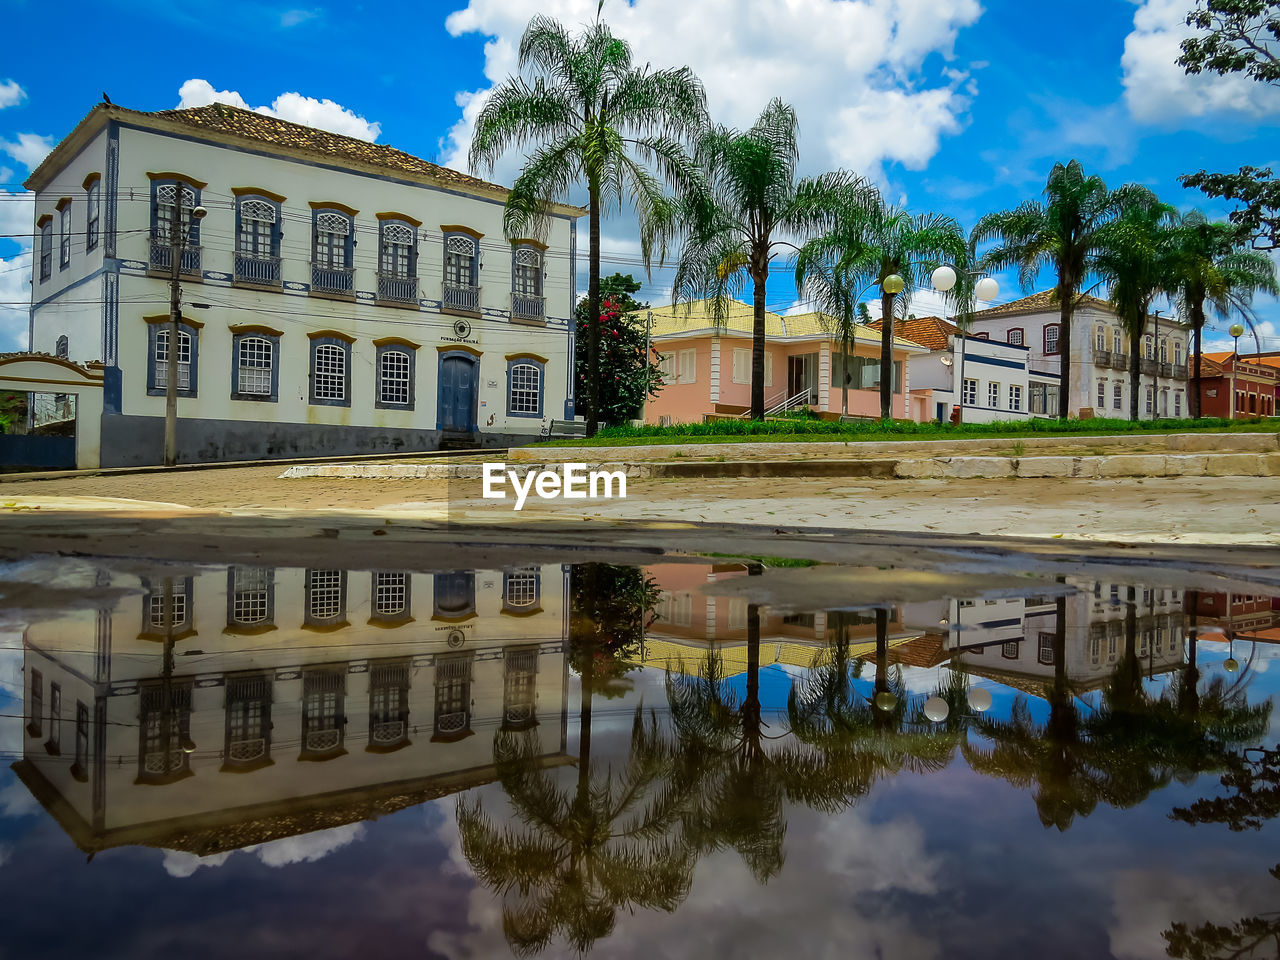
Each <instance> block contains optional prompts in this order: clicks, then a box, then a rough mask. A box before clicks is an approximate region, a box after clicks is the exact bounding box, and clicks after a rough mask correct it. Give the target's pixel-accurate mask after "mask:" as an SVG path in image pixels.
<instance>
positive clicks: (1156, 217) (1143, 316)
mask: <svg viewBox="0 0 1280 960" xmlns="http://www.w3.org/2000/svg"><path fill="white" fill-rule="evenodd" d="M1173 214H1174V209H1173V207H1171V206H1169V205H1168V204H1166V203H1161V202H1160V201H1159V200H1157V199H1156V197H1155V194H1153V193H1150V192H1149V191H1146V190H1143V189H1141V188H1138V187H1133V188H1129V190H1128V191H1127V192H1126V196H1125V199H1124V201H1123V203H1121V204H1120V207H1119V215H1118V216H1117V217H1116V218H1115V219H1113V220H1112V221H1111V222H1110V223H1108V224H1107V225H1106V226H1105V227H1103V228H1102V229H1101V230H1100V231H1099V237H1100V241H1101V248H1102V249H1101V250H1100V251H1099V253H1098V255H1097V259H1096V261H1095V269H1096V270H1097V272H1098V274H1099V275H1100V276H1101V277H1102V278H1103V279H1104V280H1105V281H1106V282H1107V284H1108V287H1109V291H1108V298H1109V299H1110V301H1111V305H1112V307H1113V308H1114V309H1115V312H1116V315H1117V316H1118V317H1119V318H1120V325H1121V327H1123V328H1124V331H1125V333H1126V334H1128V337H1129V419H1130V420H1137V419H1138V385H1139V383H1140V381H1141V374H1142V356H1141V351H1140V350H1139V349H1138V345H1139V343H1141V341H1142V334H1143V331H1145V330H1146V327H1147V320H1148V319H1149V317H1150V314H1151V302H1152V301H1153V300H1154V299H1155V298H1156V297H1157V296H1158V295H1160V294H1161V293H1164V292H1165V291H1166V290H1168V289H1170V288H1171V287H1172V286H1173V259H1172V256H1173V249H1174V247H1173V236H1172V234H1171V227H1172V224H1173ZM1155 412H1156V411H1155V410H1154V408H1153V416H1154V415H1155Z"/></svg>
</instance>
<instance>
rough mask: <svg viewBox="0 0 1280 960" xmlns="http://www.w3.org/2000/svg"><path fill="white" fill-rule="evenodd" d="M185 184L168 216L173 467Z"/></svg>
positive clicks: (168, 422)
mask: <svg viewBox="0 0 1280 960" xmlns="http://www.w3.org/2000/svg"><path fill="white" fill-rule="evenodd" d="M185 189H186V188H185V187H184V186H183V185H182V183H181V182H180V181H178V182H175V183H174V185H173V215H172V217H171V218H170V220H169V356H168V363H167V365H166V373H165V386H164V465H165V466H166V467H172V466H173V465H174V464H176V463H177V462H178V325H179V323H180V322H181V321H182V282H181V277H182V251H183V248H185V247H186V245H187V236H186V230H185V229H183V223H182V195H183V192H184V191H185ZM206 213H208V211H207V210H205V208H204V207H194V208H192V210H191V217H192V219H194V220H203V219H204V216H205V214H206Z"/></svg>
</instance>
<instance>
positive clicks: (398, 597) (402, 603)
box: [373, 572, 409, 617]
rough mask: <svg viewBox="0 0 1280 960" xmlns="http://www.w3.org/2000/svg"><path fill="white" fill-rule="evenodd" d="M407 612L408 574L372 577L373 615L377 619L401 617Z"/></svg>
mask: <svg viewBox="0 0 1280 960" xmlns="http://www.w3.org/2000/svg"><path fill="white" fill-rule="evenodd" d="M408 612H409V574H407V573H404V572H399V573H375V574H374V575H373V613H374V615H375V616H378V617H402V616H404V615H406V614H407V613H408Z"/></svg>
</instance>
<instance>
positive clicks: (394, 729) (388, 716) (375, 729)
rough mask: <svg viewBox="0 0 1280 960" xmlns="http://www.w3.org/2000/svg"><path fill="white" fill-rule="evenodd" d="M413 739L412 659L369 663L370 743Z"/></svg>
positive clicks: (381, 744) (382, 744)
mask: <svg viewBox="0 0 1280 960" xmlns="http://www.w3.org/2000/svg"><path fill="white" fill-rule="evenodd" d="M408 739H409V661H407V660H398V661H396V662H394V663H374V664H370V666H369V746H371V747H395V746H399V745H400V744H402V743H406V742H408Z"/></svg>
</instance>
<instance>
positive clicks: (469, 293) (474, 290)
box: [442, 282, 480, 315]
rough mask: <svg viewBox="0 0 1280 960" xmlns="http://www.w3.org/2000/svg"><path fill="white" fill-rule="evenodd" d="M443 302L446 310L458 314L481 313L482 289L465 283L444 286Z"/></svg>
mask: <svg viewBox="0 0 1280 960" xmlns="http://www.w3.org/2000/svg"><path fill="white" fill-rule="evenodd" d="M442 302H443V304H444V308H445V309H446V310H454V311H456V312H458V313H472V314H477V315H478V314H479V313H480V288H479V287H473V286H470V285H469V284H465V283H448V282H446V283H445V284H444V288H443V297H442Z"/></svg>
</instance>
